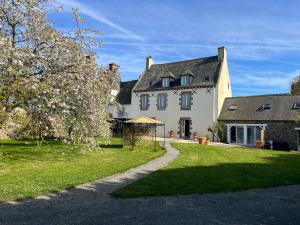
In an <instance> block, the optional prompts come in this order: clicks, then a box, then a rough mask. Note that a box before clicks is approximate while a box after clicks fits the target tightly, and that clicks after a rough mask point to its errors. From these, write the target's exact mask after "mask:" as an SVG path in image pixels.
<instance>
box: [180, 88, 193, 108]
mask: <svg viewBox="0 0 300 225" xmlns="http://www.w3.org/2000/svg"><path fill="white" fill-rule="evenodd" d="M180 105H181V109H191V105H192V93H191V92H183V93H181V104H180Z"/></svg>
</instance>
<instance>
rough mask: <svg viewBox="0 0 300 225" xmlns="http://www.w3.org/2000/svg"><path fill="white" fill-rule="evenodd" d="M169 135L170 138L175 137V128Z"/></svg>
mask: <svg viewBox="0 0 300 225" xmlns="http://www.w3.org/2000/svg"><path fill="white" fill-rule="evenodd" d="M169 137H170V138H173V137H174V131H173V130H170V131H169Z"/></svg>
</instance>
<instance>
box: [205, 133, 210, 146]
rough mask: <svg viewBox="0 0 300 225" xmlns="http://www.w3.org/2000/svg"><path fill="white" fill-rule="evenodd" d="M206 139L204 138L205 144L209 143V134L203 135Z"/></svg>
mask: <svg viewBox="0 0 300 225" xmlns="http://www.w3.org/2000/svg"><path fill="white" fill-rule="evenodd" d="M205 138H206V139H205V144H206V145H207V144H209V141H210V137H209V135H206V137H205Z"/></svg>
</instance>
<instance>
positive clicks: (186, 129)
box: [180, 119, 191, 139]
mask: <svg viewBox="0 0 300 225" xmlns="http://www.w3.org/2000/svg"><path fill="white" fill-rule="evenodd" d="M190 126H191V122H190V120H186V119H181V121H180V129H181V130H180V137H181V138H188V139H189V138H190V136H191V134H190Z"/></svg>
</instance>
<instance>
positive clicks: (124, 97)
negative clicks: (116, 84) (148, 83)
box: [116, 80, 138, 105]
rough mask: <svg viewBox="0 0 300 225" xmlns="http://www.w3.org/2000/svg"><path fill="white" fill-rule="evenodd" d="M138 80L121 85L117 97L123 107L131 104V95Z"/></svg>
mask: <svg viewBox="0 0 300 225" xmlns="http://www.w3.org/2000/svg"><path fill="white" fill-rule="evenodd" d="M137 81H138V80H131V81H125V82H121V83H120V91H119V93H118V94H117V96H116V100H117V102H118V103H120V104H122V105H126V104H131V93H132V89H133V88H134V85H135V84H136V83H137Z"/></svg>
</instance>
